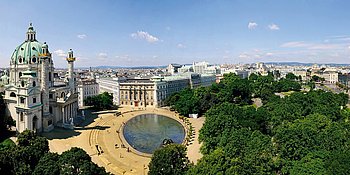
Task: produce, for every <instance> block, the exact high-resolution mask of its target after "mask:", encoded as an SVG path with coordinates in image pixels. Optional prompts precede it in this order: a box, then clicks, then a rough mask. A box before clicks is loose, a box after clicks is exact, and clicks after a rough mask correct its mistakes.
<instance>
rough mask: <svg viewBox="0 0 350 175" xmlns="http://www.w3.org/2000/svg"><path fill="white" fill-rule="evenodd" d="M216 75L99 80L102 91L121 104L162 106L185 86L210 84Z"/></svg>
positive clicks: (186, 74) (178, 75) (192, 74)
mask: <svg viewBox="0 0 350 175" xmlns="http://www.w3.org/2000/svg"><path fill="white" fill-rule="evenodd" d="M215 81H216V77H215V75H200V74H196V73H185V74H177V75H174V76H165V77H160V76H153V77H151V78H113V79H111V78H109V79H108V78H102V79H99V80H98V83H99V88H100V92H108V93H112V94H113V102H114V104H116V105H120V106H133V107H160V106H164V101H165V99H166V98H167V97H169V96H170V95H172V94H173V93H175V92H179V91H181V90H183V89H185V88H197V87H200V86H210V85H211V84H212V83H215Z"/></svg>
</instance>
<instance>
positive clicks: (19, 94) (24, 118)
mask: <svg viewBox="0 0 350 175" xmlns="http://www.w3.org/2000/svg"><path fill="white" fill-rule="evenodd" d="M66 60H67V62H68V66H69V70H68V77H67V78H66V81H65V83H64V84H61V85H58V86H57V85H56V84H55V82H54V77H53V72H54V66H53V65H54V64H53V59H52V55H51V53H50V52H49V49H48V45H47V44H46V43H45V42H44V43H40V42H38V41H37V39H36V31H35V30H34V28H33V26H32V25H31V24H30V26H29V28H28V31H27V33H26V40H25V41H24V42H23V43H22V44H20V45H19V46H18V47H16V49H15V51H14V52H13V54H12V56H11V60H10V69H9V73H6V74H5V75H4V76H2V77H1V79H2V82H3V84H4V88H5V96H4V100H5V103H6V106H7V107H6V108H7V109H6V115H8V116H11V117H12V118H13V120H15V121H16V129H17V131H18V132H22V131H24V130H26V129H28V130H32V131H35V132H42V131H45V132H47V131H50V130H52V129H53V128H54V126H55V125H59V126H63V127H72V124H73V118H74V117H76V116H77V110H78V94H77V93H76V91H75V82H74V74H73V70H74V61H75V57H74V56H73V51H72V50H70V51H69V52H68V57H67V59H66Z"/></svg>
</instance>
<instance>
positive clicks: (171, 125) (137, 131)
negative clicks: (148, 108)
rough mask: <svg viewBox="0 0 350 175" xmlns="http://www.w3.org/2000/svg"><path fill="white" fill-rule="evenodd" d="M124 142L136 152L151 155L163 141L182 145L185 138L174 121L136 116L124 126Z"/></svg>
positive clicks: (181, 127) (159, 116) (149, 115)
mask: <svg viewBox="0 0 350 175" xmlns="http://www.w3.org/2000/svg"><path fill="white" fill-rule="evenodd" d="M123 133H124V137H125V139H126V141H127V142H128V143H129V145H131V146H132V147H134V148H135V149H136V150H138V151H140V152H143V153H149V154H152V153H153V152H154V151H155V150H156V149H157V148H159V146H160V145H161V144H162V142H163V140H164V139H171V140H173V141H174V142H175V143H179V144H180V143H182V141H183V140H184V137H185V131H184V128H183V126H182V125H181V124H180V123H179V122H178V121H176V120H174V119H171V118H169V117H165V116H162V115H157V114H143V115H138V116H136V117H134V118H132V119H130V120H129V121H128V122H126V124H125V126H124V132H123Z"/></svg>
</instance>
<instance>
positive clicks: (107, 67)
mask: <svg viewBox="0 0 350 175" xmlns="http://www.w3.org/2000/svg"><path fill="white" fill-rule="evenodd" d="M76 68H77V69H89V68H90V67H76ZM91 68H93V69H159V68H166V66H91Z"/></svg>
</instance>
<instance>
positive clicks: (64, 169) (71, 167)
mask: <svg viewBox="0 0 350 175" xmlns="http://www.w3.org/2000/svg"><path fill="white" fill-rule="evenodd" d="M58 162H59V165H60V166H61V170H60V174H84V175H85V174H91V175H95V174H108V173H106V172H105V169H104V168H102V167H98V166H97V165H96V164H95V163H92V162H91V157H90V156H89V155H88V154H87V153H86V152H85V151H84V150H83V149H81V148H76V147H73V148H71V149H70V150H68V151H65V152H63V153H62V155H61V156H60V158H59V160H58Z"/></svg>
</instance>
